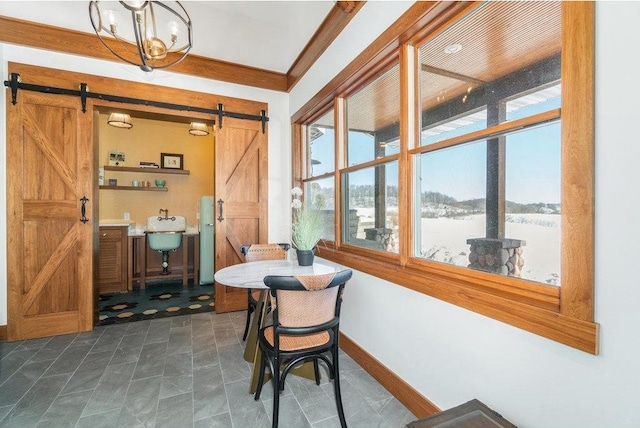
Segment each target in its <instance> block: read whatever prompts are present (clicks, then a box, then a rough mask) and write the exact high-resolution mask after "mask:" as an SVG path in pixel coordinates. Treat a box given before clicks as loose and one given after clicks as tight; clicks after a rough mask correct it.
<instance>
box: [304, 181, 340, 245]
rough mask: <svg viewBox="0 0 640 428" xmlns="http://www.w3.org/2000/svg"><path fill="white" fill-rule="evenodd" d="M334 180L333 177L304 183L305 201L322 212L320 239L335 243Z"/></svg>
mask: <svg viewBox="0 0 640 428" xmlns="http://www.w3.org/2000/svg"><path fill="white" fill-rule="evenodd" d="M335 187H336V186H335V180H334V178H333V177H328V178H323V179H320V180H313V181H309V182H307V183H305V192H304V194H305V196H304V198H305V201H309V202H311V206H313V207H314V208H316V209H319V210H320V211H322V219H323V225H324V228H323V232H322V239H326V240H327V241H335V240H336V238H335V212H336V204H335V193H336V192H335Z"/></svg>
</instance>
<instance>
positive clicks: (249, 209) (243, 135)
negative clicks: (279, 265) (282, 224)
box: [214, 118, 268, 313]
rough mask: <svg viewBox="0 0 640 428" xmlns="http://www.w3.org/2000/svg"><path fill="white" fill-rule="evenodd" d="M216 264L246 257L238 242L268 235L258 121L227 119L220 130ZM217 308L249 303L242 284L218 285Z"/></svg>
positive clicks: (264, 156) (262, 147) (263, 156)
mask: <svg viewBox="0 0 640 428" xmlns="http://www.w3.org/2000/svg"><path fill="white" fill-rule="evenodd" d="M215 157H216V169H215V181H216V183H215V197H214V206H215V217H216V220H215V223H216V229H215V230H216V238H215V242H216V245H215V269H216V270H219V269H222V268H223V267H226V266H231V265H234V264H237V263H242V261H243V259H244V258H243V256H242V254H241V253H240V247H241V246H242V245H245V244H254V243H264V242H266V240H267V178H268V172H267V135H266V134H265V133H262V125H261V123H260V122H255V121H249V120H240V119H227V118H225V119H224V123H223V127H222V128H221V129H217V130H216V146H215ZM215 301H216V305H215V307H216V312H218V313H220V312H229V311H238V310H242V309H246V308H247V292H246V290H244V289H240V288H234V287H225V286H223V285H220V284H217V283H216V285H215Z"/></svg>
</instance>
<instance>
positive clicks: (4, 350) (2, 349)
mask: <svg viewBox="0 0 640 428" xmlns="http://www.w3.org/2000/svg"><path fill="white" fill-rule="evenodd" d="M20 345H22V342H6V341H2V340H0V359H4V357H6V356H7V355H9V354H10V353H12V352H13V351H15V350H16V349H18V348H19V347H20Z"/></svg>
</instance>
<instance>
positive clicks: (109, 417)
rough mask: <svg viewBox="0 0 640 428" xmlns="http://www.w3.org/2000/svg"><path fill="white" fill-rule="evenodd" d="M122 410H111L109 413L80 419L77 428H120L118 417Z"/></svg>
mask: <svg viewBox="0 0 640 428" xmlns="http://www.w3.org/2000/svg"><path fill="white" fill-rule="evenodd" d="M119 415H120V408H119V407H118V408H116V409H113V410H109V411H108V412H104V413H98V414H96V415H91V416H85V417H83V418H80V420H79V421H78V424H77V425H76V428H116V427H117V426H118V416H119Z"/></svg>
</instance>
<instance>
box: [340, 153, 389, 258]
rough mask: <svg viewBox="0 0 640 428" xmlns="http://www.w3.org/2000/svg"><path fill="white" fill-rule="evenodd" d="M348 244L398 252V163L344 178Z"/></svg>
mask: <svg viewBox="0 0 640 428" xmlns="http://www.w3.org/2000/svg"><path fill="white" fill-rule="evenodd" d="M343 180H344V191H343V193H344V198H345V202H346V207H345V210H344V213H343V214H344V215H345V217H346V220H345V221H343V225H348V226H347V227H345V226H343V231H344V232H343V233H344V235H345V236H344V237H343V240H344V242H347V243H349V244H353V245H358V246H361V247H366V248H372V249H376V250H381V251H389V252H393V253H397V252H398V162H397V161H393V162H388V163H385V164H382V165H378V166H375V167H370V168H364V169H361V170H358V171H354V172H349V173H345V174H343Z"/></svg>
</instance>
